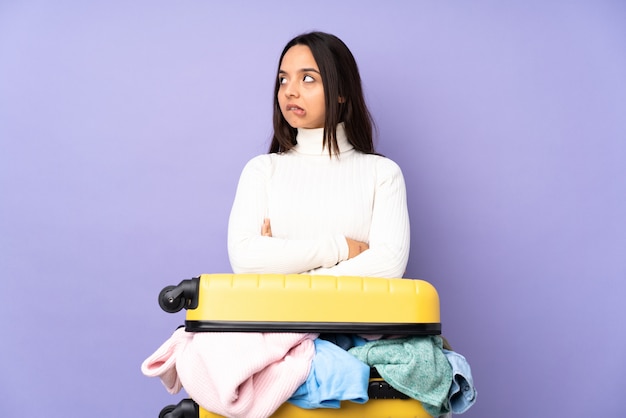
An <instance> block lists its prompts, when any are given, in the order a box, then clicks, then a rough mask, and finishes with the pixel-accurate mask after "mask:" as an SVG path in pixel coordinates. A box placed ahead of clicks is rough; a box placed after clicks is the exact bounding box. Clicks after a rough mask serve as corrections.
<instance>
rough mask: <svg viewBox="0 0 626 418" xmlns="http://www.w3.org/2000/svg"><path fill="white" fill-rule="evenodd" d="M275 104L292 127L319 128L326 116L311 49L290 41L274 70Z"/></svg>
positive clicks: (322, 85)
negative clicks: (275, 74)
mask: <svg viewBox="0 0 626 418" xmlns="http://www.w3.org/2000/svg"><path fill="white" fill-rule="evenodd" d="M278 81H279V88H278V104H279V106H280V111H281V112H282V114H283V117H284V118H285V120H286V121H287V123H289V125H291V127H292V128H310V129H313V128H323V127H324V119H325V116H326V105H325V102H324V84H322V77H321V75H320V70H319V68H318V66H317V63H316V62H315V59H314V58H313V54H312V53H311V49H309V47H308V46H305V45H294V46H292V47H291V48H289V49H288V50H287V52H286V53H285V55H284V56H283V60H282V61H281V63H280V69H279V71H278Z"/></svg>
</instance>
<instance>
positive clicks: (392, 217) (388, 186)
mask: <svg viewBox="0 0 626 418" xmlns="http://www.w3.org/2000/svg"><path fill="white" fill-rule="evenodd" d="M376 170H377V181H376V191H375V197H374V208H373V213H372V222H371V226H370V234H369V242H368V244H369V249H368V250H366V251H364V252H362V253H361V254H359V255H358V256H356V257H354V258H352V259H350V260H346V261H342V262H340V263H339V264H337V265H335V266H332V267H329V268H326V267H321V268H317V269H313V270H311V271H309V272H308V273H309V274H326V275H334V276H346V275H348V276H369V277H387V278H400V277H403V275H404V272H405V270H406V266H407V263H408V259H409V247H410V225H409V213H408V207H407V198H406V185H405V182H404V177H403V175H402V171H401V170H400V167H399V166H398V165H397V164H396V163H395V162H393V161H392V160H390V159H387V158H381V159H380V160H379V161H378V162H377V165H376Z"/></svg>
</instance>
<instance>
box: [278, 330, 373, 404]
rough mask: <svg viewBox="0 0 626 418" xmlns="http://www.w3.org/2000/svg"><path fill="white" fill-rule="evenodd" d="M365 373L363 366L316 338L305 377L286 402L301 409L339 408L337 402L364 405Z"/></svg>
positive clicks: (365, 398)
mask: <svg viewBox="0 0 626 418" xmlns="http://www.w3.org/2000/svg"><path fill="white" fill-rule="evenodd" d="M369 374H370V367H369V366H368V365H367V364H365V363H363V362H362V361H360V360H358V359H357V358H356V357H354V356H353V355H351V354H349V353H348V352H347V351H346V350H344V349H343V348H341V347H339V346H337V345H335V344H334V343H332V342H329V341H325V340H322V339H319V338H318V339H316V340H315V357H313V362H312V364H311V371H310V373H309V376H308V378H307V380H306V382H304V383H303V384H302V386H300V387H299V388H298V389H297V390H296V392H295V393H294V394H293V396H291V398H289V400H288V402H290V403H292V404H294V405H296V406H299V407H300V408H305V409H314V408H339V407H340V404H341V401H352V402H356V403H365V402H367V400H368V395H367V387H368V382H369Z"/></svg>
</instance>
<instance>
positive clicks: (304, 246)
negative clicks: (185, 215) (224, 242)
mask: <svg viewBox="0 0 626 418" xmlns="http://www.w3.org/2000/svg"><path fill="white" fill-rule="evenodd" d="M274 92H275V95H274V117H273V119H274V135H273V138H272V143H271V145H270V150H269V153H268V154H264V155H260V156H257V157H255V158H253V159H252V160H250V161H249V162H248V164H247V165H246V166H245V168H244V170H243V172H242V174H241V178H240V180H239V185H238V187H237V193H236V196H235V200H234V204H233V207H232V211H231V214H230V220H229V227H228V254H229V258H230V263H231V266H232V269H233V272H235V273H276V274H292V273H307V274H326V275H336V276H340V275H352V276H371V277H390V278H391V277H402V275H403V274H404V271H405V268H406V264H407V261H408V256H409V232H410V231H409V217H408V210H407V203H406V188H405V184H404V178H403V176H402V172H401V171H400V168H399V167H398V165H397V164H395V163H394V162H393V161H391V160H389V159H387V158H385V157H382V156H380V155H378V154H376V153H375V151H374V145H373V138H372V121H371V117H370V114H369V111H368V109H367V106H366V104H365V100H364V97H363V91H362V88H361V78H360V75H359V71H358V68H357V64H356V61H355V60H354V57H353V56H352V53H351V52H350V50H349V49H348V47H347V46H346V45H345V44H344V43H343V42H342V41H341V40H340V39H339V38H337V37H336V36H334V35H330V34H326V33H322V32H312V33H307V34H303V35H300V36H297V37H296V38H294V39H292V40H291V41H290V42H289V43H288V44H287V45H286V46H285V48H284V50H283V52H282V54H281V56H280V60H279V67H278V72H277V79H276V86H275V91H274Z"/></svg>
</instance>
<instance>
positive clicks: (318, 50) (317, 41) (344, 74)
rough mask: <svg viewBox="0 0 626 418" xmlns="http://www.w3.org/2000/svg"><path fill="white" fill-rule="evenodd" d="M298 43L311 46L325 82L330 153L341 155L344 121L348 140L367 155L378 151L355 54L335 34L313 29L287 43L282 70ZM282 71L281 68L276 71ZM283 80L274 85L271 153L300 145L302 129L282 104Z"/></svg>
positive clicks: (325, 137)
mask: <svg viewBox="0 0 626 418" xmlns="http://www.w3.org/2000/svg"><path fill="white" fill-rule="evenodd" d="M294 45H305V46H308V47H309V49H310V50H311V53H312V54H313V58H314V59H315V62H316V63H317V65H318V67H319V69H320V74H321V77H322V83H323V85H324V101H325V115H326V116H325V120H324V135H323V146H328V152H329V154H330V156H332V155H333V153H334V154H335V155H338V154H339V146H338V145H337V124H339V123H340V122H343V123H344V126H345V132H346V136H347V139H348V142H349V143H350V144H351V145H352V146H353V147H354V149H356V150H357V151H361V152H363V153H366V154H374V153H375V150H374V140H373V133H372V131H373V127H374V122H373V120H372V117H371V114H370V112H369V110H368V108H367V105H366V103H365V98H364V97H363V88H362V86H361V75H360V74H359V69H358V67H357V64H356V60H355V59H354V56H353V55H352V53H351V52H350V50H349V49H348V47H347V46H346V44H345V43H343V41H342V40H341V39H339V38H337V37H336V36H334V35H331V34H328V33H324V32H310V33H305V34H302V35H299V36H296V37H295V38H293V39H292V40H291V41H289V42H288V43H287V45H285V48H284V49H283V52H282V53H281V55H280V59H279V60H278V70H280V64H281V63H282V61H283V57H284V56H285V54H286V53H287V51H288V50H289V48H291V47H292V46H294ZM276 73H277V74H278V71H277V72H276ZM279 88H280V83H279V80H278V77H277V78H276V85H275V87H274V116H273V122H274V134H273V136H272V143H271V145H270V149H269V152H270V153H275V152H284V151H288V150H290V149H291V148H293V147H294V146H295V145H296V134H297V132H298V130H297V129H296V128H292V127H291V126H290V125H289V123H288V122H287V121H286V120H285V118H284V117H283V114H282V112H281V110H280V105H279V104H278V90H279Z"/></svg>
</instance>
